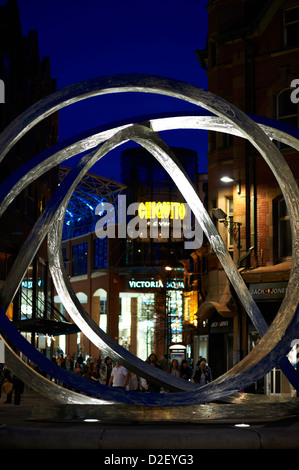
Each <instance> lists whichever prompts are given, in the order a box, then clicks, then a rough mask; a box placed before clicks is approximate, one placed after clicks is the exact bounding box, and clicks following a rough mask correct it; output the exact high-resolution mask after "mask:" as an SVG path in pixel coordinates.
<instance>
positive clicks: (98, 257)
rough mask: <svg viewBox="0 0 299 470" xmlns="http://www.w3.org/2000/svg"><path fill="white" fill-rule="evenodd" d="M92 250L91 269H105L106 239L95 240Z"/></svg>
mask: <svg viewBox="0 0 299 470" xmlns="http://www.w3.org/2000/svg"><path fill="white" fill-rule="evenodd" d="M93 249H94V251H93V269H104V268H107V237H105V238H96V239H95V240H94V245H93Z"/></svg>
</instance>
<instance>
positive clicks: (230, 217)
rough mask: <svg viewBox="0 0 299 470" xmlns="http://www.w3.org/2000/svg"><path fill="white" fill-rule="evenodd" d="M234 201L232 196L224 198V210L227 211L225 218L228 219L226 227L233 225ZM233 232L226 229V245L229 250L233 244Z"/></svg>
mask: <svg viewBox="0 0 299 470" xmlns="http://www.w3.org/2000/svg"><path fill="white" fill-rule="evenodd" d="M233 208H234V202H233V198H232V197H228V198H226V211H227V220H228V224H229V225H228V229H230V228H231V227H232V225H233V221H234V212H233ZM233 244H234V239H233V232H232V231H231V230H228V231H227V246H228V249H229V250H233V248H234V246H233Z"/></svg>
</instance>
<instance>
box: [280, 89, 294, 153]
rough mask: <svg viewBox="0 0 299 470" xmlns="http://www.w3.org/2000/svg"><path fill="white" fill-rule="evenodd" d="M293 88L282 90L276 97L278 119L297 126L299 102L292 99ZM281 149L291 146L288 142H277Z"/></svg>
mask: <svg viewBox="0 0 299 470" xmlns="http://www.w3.org/2000/svg"><path fill="white" fill-rule="evenodd" d="M292 91H293V89H292V88H288V89H286V90H284V91H282V92H280V93H279V94H278V95H277V97H276V119H277V120H278V121H280V122H281V123H283V124H287V125H289V126H293V127H295V128H297V122H298V116H297V114H298V111H297V104H296V103H293V102H292V100H291V93H292ZM277 146H278V148H279V149H280V150H284V149H286V148H289V147H288V146H287V145H286V144H282V143H281V142H279V143H277Z"/></svg>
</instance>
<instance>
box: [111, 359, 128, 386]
mask: <svg viewBox="0 0 299 470" xmlns="http://www.w3.org/2000/svg"><path fill="white" fill-rule="evenodd" d="M128 379H129V375H128V371H127V369H126V368H125V367H123V366H121V365H120V363H119V362H118V361H116V363H115V367H113V369H112V372H111V376H110V379H109V386H111V385H112V387H117V388H122V389H125V388H126V386H127V383H128Z"/></svg>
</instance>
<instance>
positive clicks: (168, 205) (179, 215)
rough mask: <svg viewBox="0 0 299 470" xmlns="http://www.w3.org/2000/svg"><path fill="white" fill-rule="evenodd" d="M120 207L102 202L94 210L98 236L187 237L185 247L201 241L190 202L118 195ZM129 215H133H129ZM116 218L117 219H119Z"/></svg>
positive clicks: (191, 247) (201, 236) (198, 246)
mask: <svg viewBox="0 0 299 470" xmlns="http://www.w3.org/2000/svg"><path fill="white" fill-rule="evenodd" d="M117 206H118V207H117V209H115V207H114V205H113V204H110V203H107V202H102V203H100V204H99V205H98V206H97V207H96V210H95V214H96V215H99V216H100V219H99V220H98V222H97V223H96V226H95V233H96V235H97V237H98V238H106V237H108V238H116V237H118V238H127V237H129V238H132V239H136V238H138V237H139V238H143V239H144V238H154V239H165V238H170V237H171V238H174V239H181V238H185V239H186V240H185V242H184V247H185V248H186V249H193V250H194V249H197V248H200V247H201V245H202V239H203V232H202V229H201V227H200V225H199V223H198V221H197V220H196V219H195V218H194V217H193V215H192V211H191V209H190V208H189V206H188V204H186V203H180V202H155V201H151V202H133V203H132V204H130V205H129V206H128V207H127V203H126V196H124V195H121V196H118V200H117ZM130 216H132V217H131V218H130ZM116 221H117V222H116Z"/></svg>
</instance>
